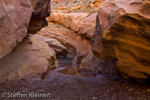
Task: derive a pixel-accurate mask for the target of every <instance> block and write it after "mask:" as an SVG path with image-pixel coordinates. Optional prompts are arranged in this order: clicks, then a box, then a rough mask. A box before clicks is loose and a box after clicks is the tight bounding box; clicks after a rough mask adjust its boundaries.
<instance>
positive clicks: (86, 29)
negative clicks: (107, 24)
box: [71, 13, 97, 39]
mask: <svg viewBox="0 0 150 100" xmlns="http://www.w3.org/2000/svg"><path fill="white" fill-rule="evenodd" d="M96 16H97V13H94V14H91V15H90V16H88V17H86V18H84V19H83V20H74V21H73V22H72V24H71V29H72V30H73V31H74V32H77V33H78V34H81V35H83V36H84V37H86V38H89V39H91V38H92V37H93V35H94V31H95V23H96Z"/></svg>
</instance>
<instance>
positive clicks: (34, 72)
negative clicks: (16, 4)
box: [0, 35, 56, 82]
mask: <svg viewBox="0 0 150 100" xmlns="http://www.w3.org/2000/svg"><path fill="white" fill-rule="evenodd" d="M55 64H56V59H55V52H54V51H53V49H51V48H50V47H49V46H48V44H47V43H46V42H45V41H44V40H43V39H41V38H39V37H37V36H36V35H28V36H27V37H26V38H25V39H23V41H22V42H21V43H19V44H18V45H17V46H16V47H15V49H14V50H13V51H12V52H11V53H10V54H8V55H7V56H5V57H4V58H2V59H0V82H5V81H14V80H18V79H26V78H32V77H41V76H42V75H43V74H44V73H45V72H46V71H47V70H48V69H53V68H55V67H56V66H55Z"/></svg>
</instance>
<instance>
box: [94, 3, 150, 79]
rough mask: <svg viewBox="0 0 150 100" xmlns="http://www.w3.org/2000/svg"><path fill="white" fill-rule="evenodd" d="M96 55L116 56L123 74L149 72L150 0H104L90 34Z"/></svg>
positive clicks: (130, 75)
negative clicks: (93, 31) (92, 36)
mask: <svg viewBox="0 0 150 100" xmlns="http://www.w3.org/2000/svg"><path fill="white" fill-rule="evenodd" d="M93 52H94V54H95V55H96V56H97V57H100V58H102V59H106V60H116V67H117V68H118V69H119V70H120V71H121V73H122V75H124V77H136V78H148V77H149V75H150V1H149V0H105V2H104V3H103V4H102V5H101V7H100V9H99V12H98V16H97V23H96V31H95V35H94V38H93Z"/></svg>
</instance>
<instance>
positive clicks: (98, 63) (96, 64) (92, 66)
mask: <svg viewBox="0 0 150 100" xmlns="http://www.w3.org/2000/svg"><path fill="white" fill-rule="evenodd" d="M80 70H81V71H82V70H83V71H86V72H90V73H92V74H94V75H99V74H101V75H110V76H120V72H119V71H118V70H117V69H116V67H115V61H107V60H103V59H100V58H98V57H96V56H94V55H93V53H92V51H91V52H90V53H89V54H88V55H87V56H86V57H85V58H84V59H83V60H82V61H81V63H80V66H79V71H80Z"/></svg>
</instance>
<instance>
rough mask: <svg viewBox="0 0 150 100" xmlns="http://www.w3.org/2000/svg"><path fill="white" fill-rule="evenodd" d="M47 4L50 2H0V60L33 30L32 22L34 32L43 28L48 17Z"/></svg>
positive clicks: (4, 0) (32, 0)
mask: <svg viewBox="0 0 150 100" xmlns="http://www.w3.org/2000/svg"><path fill="white" fill-rule="evenodd" d="M49 2H50V0H42V1H40V0H19V1H18V0H1V1H0V23H1V25H0V44H1V45H0V58H2V57H4V56H6V55H7V54H9V53H10V52H11V51H12V50H13V49H14V47H15V46H16V45H17V44H18V43H19V42H21V41H22V39H23V38H24V37H25V36H26V35H27V31H28V32H29V31H31V30H30V29H33V27H32V25H31V24H32V22H35V23H34V25H35V24H37V25H35V26H34V31H38V30H39V29H40V28H41V27H43V26H44V24H45V17H46V16H48V15H49V11H48V9H49V5H48V3H49ZM45 5H46V6H45ZM31 16H32V18H31ZM33 16H34V17H35V18H33ZM37 19H38V22H37ZM29 23H30V25H29ZM41 24H42V25H41ZM38 25H39V26H40V27H39V26H38ZM28 26H29V27H28ZM31 27H32V28H31ZM37 27H38V28H37ZM27 28H28V29H27Z"/></svg>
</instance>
